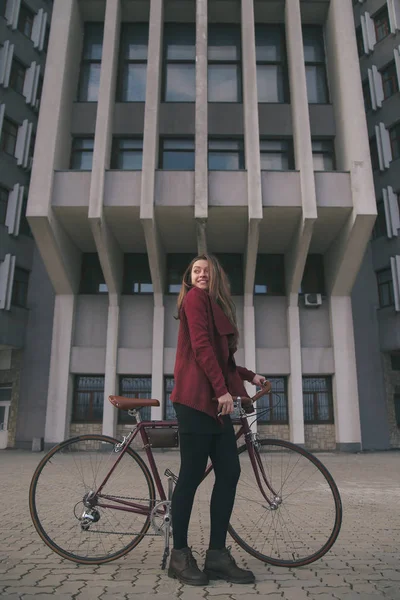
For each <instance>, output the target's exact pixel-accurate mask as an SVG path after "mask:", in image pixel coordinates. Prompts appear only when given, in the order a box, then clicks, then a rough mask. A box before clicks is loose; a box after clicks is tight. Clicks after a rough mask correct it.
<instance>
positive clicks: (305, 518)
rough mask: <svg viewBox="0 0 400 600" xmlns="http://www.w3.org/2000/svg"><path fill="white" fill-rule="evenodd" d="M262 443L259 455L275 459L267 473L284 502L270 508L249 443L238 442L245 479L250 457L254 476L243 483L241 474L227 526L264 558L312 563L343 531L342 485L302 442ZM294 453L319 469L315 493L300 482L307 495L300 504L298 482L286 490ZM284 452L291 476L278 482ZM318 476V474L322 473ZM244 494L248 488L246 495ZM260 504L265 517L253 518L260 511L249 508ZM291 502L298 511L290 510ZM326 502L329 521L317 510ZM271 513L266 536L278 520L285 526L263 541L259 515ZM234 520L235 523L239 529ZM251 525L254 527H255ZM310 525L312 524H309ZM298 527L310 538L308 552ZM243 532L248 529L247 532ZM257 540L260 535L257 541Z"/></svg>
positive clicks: (246, 547)
mask: <svg viewBox="0 0 400 600" xmlns="http://www.w3.org/2000/svg"><path fill="white" fill-rule="evenodd" d="M258 443H259V444H260V449H261V452H259V457H261V458H260V460H262V457H263V456H265V457H268V459H269V462H270V465H268V467H266V465H263V467H264V469H265V472H266V474H267V478H268V479H269V481H270V482H271V483H272V485H273V487H274V490H275V491H276V490H277V489H278V490H279V492H278V497H280V498H281V499H282V503H281V504H280V505H279V507H278V508H277V509H275V510H271V508H270V507H269V505H268V504H267V502H266V500H265V498H264V497H263V496H262V494H261V491H260V487H259V485H258V483H257V481H255V480H254V477H255V475H254V470H253V469H252V467H251V461H250V457H249V455H248V451H247V446H246V445H245V444H244V445H242V446H240V447H239V448H238V454H239V456H240V457H241V462H242V463H243V464H242V475H241V480H242V477H243V473H245V475H244V478H246V477H247V475H246V472H248V469H247V470H246V466H247V465H246V463H247V462H250V468H251V474H252V477H253V478H252V479H250V480H245V481H242V483H240V481H241V480H240V481H239V484H238V490H237V496H236V497H237V500H239V501H237V502H235V507H234V510H233V513H232V517H231V523H230V525H229V530H228V531H229V533H230V535H231V536H232V538H233V539H234V540H235V542H237V543H238V544H239V546H241V547H242V548H243V549H244V550H246V552H248V553H249V554H251V555H252V556H254V557H255V558H258V559H259V560H261V561H262V562H265V563H268V564H271V565H274V566H277V567H301V566H305V565H309V564H311V563H313V562H314V561H316V560H319V559H320V558H321V557H322V556H324V554H326V553H327V552H328V551H329V550H330V548H331V547H332V546H333V544H334V543H335V541H336V539H337V537H338V535H339V532H340V527H341V523H342V512H343V511H342V502H341V498H340V494H339V490H338V488H337V485H336V483H335V481H334V480H333V477H332V475H331V474H330V473H329V471H328V470H327V468H326V467H325V466H324V465H323V464H322V463H321V462H320V461H319V460H318V458H316V457H315V456H314V455H313V454H311V453H310V452H308V451H307V450H305V449H304V448H301V447H300V446H297V445H296V444H293V443H291V442H287V441H284V440H275V439H261V440H258ZM273 447H274V448H275V450H274V449H273ZM255 450H256V449H255ZM268 451H269V452H268ZM292 456H293V458H297V457H298V460H297V463H299V462H300V460H302V459H305V460H304V461H303V460H302V462H304V467H303V468H302V471H304V470H305V469H306V468H308V466H309V464H312V465H313V467H314V471H315V473H316V474H318V482H316V481H314V487H313V488H312V490H311V492H312V493H311V494H310V489H308V488H304V490H303V491H300V487H301V485H303V484H301V485H300V486H299V487H298V488H297V490H299V493H300V494H303V497H302V498H301V500H300V501H297V504H296V501H295V499H294V498H292V496H293V495H294V494H295V493H296V492H297V490H296V488H294V489H293V490H292V491H291V492H290V490H289V492H290V493H287V494H286V495H285V492H284V491H283V486H284V485H286V483H287V481H288V478H289V477H290V476H291V474H292V472H293V471H294V469H295V468H296V464H293V466H290V467H289V463H290V460H291V457H292ZM300 457H301V458H300ZM280 458H289V463H288V466H287V467H286V470H285V472H284V476H285V477H286V479H284V480H283V482H282V484H281V487H277V477H279V459H280ZM281 462H283V461H281ZM275 467H276V469H275V472H277V473H278V475H277V477H275V476H274V477H273V476H272V469H273V468H275ZM268 469H269V471H268ZM288 469H290V470H288ZM267 471H268V472H267ZM302 471H301V472H302ZM280 473H281V477H282V474H283V471H282V464H281V465H280ZM315 479H317V477H316V478H315ZM242 487H244V491H243V492H242V491H241V490H242ZM263 489H264V491H266V492H269V490H268V488H267V487H266V486H265V484H263ZM257 493H258V494H259V499H255V496H256V495H257ZM243 494H244V495H243ZM245 494H247V498H246V495H245ZM241 496H242V499H244V500H245V511H246V510H247V511H249V515H248V516H247V517H246V516H244V515H246V513H244V511H243V504H242V503H241V502H240V497H241ZM269 496H270V497H271V493H269ZM322 498H323V499H324V503H325V504H321V503H319V501H321V499H322ZM310 500H311V501H310ZM308 502H310V504H309V512H308V513H307V512H306V511H305V508H306V509H307V503H308ZM258 504H260V507H261V509H260V507H259V508H258V511H259V513H261V517H259V520H258V521H257V522H256V524H254V520H255V518H256V517H254V516H253V515H254V514H255V513H250V511H251V510H252V509H255V507H256V506H257V505H258ZM292 504H293V508H294V511H292V513H290V514H289V511H290V510H291V506H292ZM325 505H326V507H327V508H328V505H329V515H328V513H327V514H326V515H325V516H326V517H328V516H329V522H328V521H325V525H324V520H323V519H321V517H318V510H319V511H321V510H322V509H323V508H324V507H325ZM285 511H286V512H285ZM268 514H269V515H270V519H269V520H270V524H269V529H268V531H267V532H265V535H266V538H267V536H269V534H270V533H271V530H272V527H273V525H274V524H275V525H276V526H279V527H280V531H279V532H278V533H277V531H276V530H275V531H274V537H273V539H272V541H271V540H269V539H265V541H263V538H262V537H261V540H260V530H261V529H262V528H261V527H260V521H261V519H262V518H264V522H266V520H267V519H268V518H269V517H268ZM263 515H264V516H263ZM275 515H276V516H275ZM287 516H289V518H287ZM299 516H300V517H301V519H302V520H301V521H300V520H299ZM246 519H247V520H246ZM235 521H236V522H237V523H236V522H235ZM284 521H285V522H284ZM232 523H234V525H235V526H236V529H235V528H234V526H233V524H232ZM246 523H250V526H248V527H247V525H246ZM304 523H305V525H304ZM251 526H252V529H251V531H250V527H251ZM307 527H309V528H310V529H309V530H307V529H306V528H307ZM317 527H320V528H321V529H322V528H323V527H326V532H325V530H324V533H321V531H318V530H317ZM246 528H247V529H246ZM299 530H304V536H305V538H306V539H307V542H306V543H307V544H308V545H309V550H308V551H307V552H309V553H308V554H307V555H301V554H300V543H301V542H300V541H299V540H298V539H296V536H297V537H298V536H299ZM243 532H245V535H244V533H243ZM325 537H326V539H325ZM252 538H253V539H252ZM322 538H324V539H322ZM258 540H260V541H259V542H258ZM320 542H322V544H321V546H320V547H319V544H320ZM267 544H268V545H269V547H270V551H269V552H268V553H266V552H265V550H264V548H265V546H266V545H267ZM284 546H285V547H284ZM315 546H318V547H315Z"/></svg>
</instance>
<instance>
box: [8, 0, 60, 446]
mask: <svg viewBox="0 0 400 600" xmlns="http://www.w3.org/2000/svg"><path fill="white" fill-rule="evenodd" d="M52 4H53V2H52V0H26V1H25V0H23V1H20V0H7V1H5V0H2V1H1V2H0V448H5V447H6V446H7V445H11V446H12V445H14V443H15V434H16V423H17V412H18V399H19V391H20V378H21V366H22V360H23V347H24V340H25V335H26V332H27V328H28V321H29V311H28V283H29V276H30V272H31V271H32V266H33V256H34V252H35V242H34V239H33V237H32V233H31V230H30V227H29V224H28V221H27V219H26V205H27V199H28V190H29V182H30V176H31V168H32V160H33V152H34V147H35V137H36V128H37V120H38V112H39V106H40V99H41V90H42V83H43V76H44V67H45V61H46V51H47V44H48V38H49V29H50V20H51V11H52Z"/></svg>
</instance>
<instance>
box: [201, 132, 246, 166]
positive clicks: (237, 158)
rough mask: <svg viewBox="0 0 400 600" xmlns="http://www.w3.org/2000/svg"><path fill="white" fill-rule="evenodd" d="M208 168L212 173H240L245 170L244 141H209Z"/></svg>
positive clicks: (211, 139)
mask: <svg viewBox="0 0 400 600" xmlns="http://www.w3.org/2000/svg"><path fill="white" fill-rule="evenodd" d="M208 168H209V170H210V171H239V170H241V169H244V168H245V164H244V147H243V140H238V139H236V140H235V139H223V138H221V139H215V138H214V139H213V138H210V139H209V140H208Z"/></svg>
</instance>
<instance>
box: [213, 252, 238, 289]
mask: <svg viewBox="0 0 400 600" xmlns="http://www.w3.org/2000/svg"><path fill="white" fill-rule="evenodd" d="M215 256H216V257H217V258H218V260H219V262H220V263H221V266H222V268H223V269H224V271H225V273H226V274H227V276H228V279H229V283H230V288H231V294H232V296H242V295H243V293H244V287H243V281H244V274H243V255H242V254H225V253H222V254H216V255H215Z"/></svg>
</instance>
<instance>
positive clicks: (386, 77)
mask: <svg viewBox="0 0 400 600" xmlns="http://www.w3.org/2000/svg"><path fill="white" fill-rule="evenodd" d="M381 75H382V85H383V95H384V98H385V100H386V98H390V96H393V95H394V94H396V93H397V92H398V91H399V84H398V82H397V72H396V64H395V63H394V61H393V62H391V63H390V64H389V65H387V66H386V67H385V68H384V69H382V70H381Z"/></svg>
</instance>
